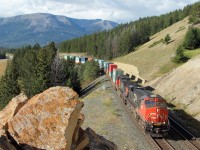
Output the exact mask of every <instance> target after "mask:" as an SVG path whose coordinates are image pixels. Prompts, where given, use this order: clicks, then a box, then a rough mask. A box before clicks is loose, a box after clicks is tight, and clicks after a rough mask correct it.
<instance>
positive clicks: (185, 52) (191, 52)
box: [184, 48, 200, 58]
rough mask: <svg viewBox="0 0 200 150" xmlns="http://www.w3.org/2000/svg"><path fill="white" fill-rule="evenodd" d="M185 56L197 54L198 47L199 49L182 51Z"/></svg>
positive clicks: (199, 52) (198, 52)
mask: <svg viewBox="0 0 200 150" xmlns="http://www.w3.org/2000/svg"><path fill="white" fill-rule="evenodd" d="M184 54H185V56H187V57H189V58H192V57H194V56H197V55H198V54H200V48H199V49H195V50H185V51H184Z"/></svg>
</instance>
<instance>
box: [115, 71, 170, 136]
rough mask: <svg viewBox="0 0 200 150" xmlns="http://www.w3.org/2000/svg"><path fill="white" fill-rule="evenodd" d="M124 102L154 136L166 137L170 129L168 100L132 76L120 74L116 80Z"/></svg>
mask: <svg viewBox="0 0 200 150" xmlns="http://www.w3.org/2000/svg"><path fill="white" fill-rule="evenodd" d="M115 86H116V89H118V91H119V93H120V96H121V98H122V99H123V102H124V104H125V105H126V106H127V107H128V109H129V110H130V111H131V112H132V113H133V114H134V116H135V117H136V118H137V119H138V122H139V123H140V124H141V125H142V127H143V128H144V129H145V132H146V133H150V135H151V136H152V137H164V136H166V135H167V134H168V131H169V127H170V125H169V121H168V109H167V106H166V100H165V99H163V98H162V97H161V96H160V95H157V94H154V93H153V92H152V91H151V90H149V89H148V88H147V87H142V86H140V85H138V84H137V83H135V82H132V81H131V80H130V78H128V77H126V76H124V75H122V76H118V77H117V80H116V82H115Z"/></svg>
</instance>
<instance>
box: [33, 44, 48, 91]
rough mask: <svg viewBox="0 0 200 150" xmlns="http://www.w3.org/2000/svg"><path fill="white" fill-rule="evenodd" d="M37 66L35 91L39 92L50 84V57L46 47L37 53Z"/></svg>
mask: <svg viewBox="0 0 200 150" xmlns="http://www.w3.org/2000/svg"><path fill="white" fill-rule="evenodd" d="M37 58H38V68H37V83H36V84H37V89H36V90H37V91H36V93H40V92H42V91H44V90H46V89H47V88H48V87H50V86H51V81H50V69H51V64H50V63H49V61H50V59H49V58H50V57H49V55H48V50H47V49H46V48H43V49H40V50H39V53H38V57H37Z"/></svg>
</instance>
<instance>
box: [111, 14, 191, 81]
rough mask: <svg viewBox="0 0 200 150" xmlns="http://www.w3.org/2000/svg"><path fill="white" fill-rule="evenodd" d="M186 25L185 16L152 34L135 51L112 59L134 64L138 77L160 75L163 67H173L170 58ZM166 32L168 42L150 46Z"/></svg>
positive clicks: (184, 32) (181, 37)
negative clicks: (168, 36) (149, 38)
mask: <svg viewBox="0 0 200 150" xmlns="http://www.w3.org/2000/svg"><path fill="white" fill-rule="evenodd" d="M188 27H189V24H188V19H187V18H185V19H184V20H182V21H179V22H177V23H176V24H174V25H172V26H170V27H168V28H166V29H164V30H162V31H161V32H159V33H157V34H155V35H153V36H152V37H151V40H150V41H149V42H147V43H145V44H144V45H142V46H141V47H140V48H139V49H138V50H137V51H136V52H132V53H130V54H128V55H126V56H124V57H120V58H117V59H115V60H114V61H115V62H121V63H126V64H131V65H134V66H136V67H137V68H138V71H139V75H140V77H141V78H144V79H146V80H151V79H153V78H156V77H158V76H161V75H162V74H163V73H162V72H161V70H162V69H163V68H166V67H168V68H169V67H170V68H173V67H175V64H173V63H172V62H171V60H170V59H171V58H172V57H173V56H174V55H175V51H176V48H177V47H178V46H179V45H180V44H181V43H182V41H183V39H184V36H185V34H186V32H187V29H188ZM167 34H170V37H171V42H170V43H169V44H167V45H166V44H163V43H162V42H160V43H158V44H156V45H155V46H153V47H150V45H152V44H153V43H155V42H158V41H160V40H161V39H162V38H164V37H165V36H166V35H167ZM149 47H150V48H149ZM164 72H165V70H164Z"/></svg>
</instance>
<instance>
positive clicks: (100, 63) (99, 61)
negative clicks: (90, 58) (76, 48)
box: [98, 60, 105, 69]
mask: <svg viewBox="0 0 200 150" xmlns="http://www.w3.org/2000/svg"><path fill="white" fill-rule="evenodd" d="M104 62H105V60H98V63H99V68H100V69H102V68H104Z"/></svg>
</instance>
